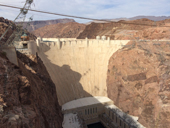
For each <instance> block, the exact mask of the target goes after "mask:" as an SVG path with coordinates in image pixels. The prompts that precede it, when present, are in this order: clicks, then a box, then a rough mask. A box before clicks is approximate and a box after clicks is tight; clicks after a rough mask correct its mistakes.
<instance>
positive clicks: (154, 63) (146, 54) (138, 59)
mask: <svg viewBox="0 0 170 128" xmlns="http://www.w3.org/2000/svg"><path fill="white" fill-rule="evenodd" d="M169 51H170V42H157V41H155V42H134V41H131V42H130V43H129V44H127V45H126V46H124V48H123V49H121V50H118V51H117V52H116V53H114V54H113V56H112V57H111V58H110V60H109V66H108V77H107V92H108V97H109V98H111V99H112V100H113V101H114V104H115V105H117V106H118V107H119V108H121V109H122V110H123V111H124V112H126V113H129V114H131V115H134V116H138V117H139V122H140V123H141V124H143V125H144V126H145V127H147V128H169V124H170V52H169Z"/></svg>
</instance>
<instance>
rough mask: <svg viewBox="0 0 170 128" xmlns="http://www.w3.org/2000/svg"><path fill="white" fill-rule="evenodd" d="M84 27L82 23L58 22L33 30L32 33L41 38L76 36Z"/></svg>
mask: <svg viewBox="0 0 170 128" xmlns="http://www.w3.org/2000/svg"><path fill="white" fill-rule="evenodd" d="M84 28H85V25H84V24H79V23H76V22H70V23H58V24H53V25H47V26H44V27H42V28H39V29H37V30H35V31H33V34H35V35H36V36H37V37H38V36H40V37H43V38H76V37H78V35H79V34H80V33H81V32H82V31H83V30H84Z"/></svg>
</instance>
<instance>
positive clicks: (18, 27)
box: [0, 0, 33, 46]
mask: <svg viewBox="0 0 170 128" xmlns="http://www.w3.org/2000/svg"><path fill="white" fill-rule="evenodd" d="M32 3H33V0H26V2H25V4H24V7H23V8H22V9H21V10H20V13H19V14H18V15H17V17H16V18H15V19H14V21H13V22H16V21H17V20H20V21H22V22H20V24H18V25H16V29H15V30H14V31H13V33H12V34H11V36H10V37H9V38H8V40H7V41H6V42H5V45H8V46H11V45H13V43H14V41H18V40H19V39H20V37H21V35H22V34H23V32H24V30H23V29H22V27H23V23H24V21H25V18H26V15H27V13H28V10H29V9H30V7H31V4H32ZM30 20H32V18H30ZM10 28H12V29H13V28H14V24H12V23H11V24H9V26H8V28H7V29H6V30H5V32H4V33H3V34H2V35H1V37H0V41H1V40H2V38H3V37H4V36H5V34H6V33H7V32H8V31H9V29H10Z"/></svg>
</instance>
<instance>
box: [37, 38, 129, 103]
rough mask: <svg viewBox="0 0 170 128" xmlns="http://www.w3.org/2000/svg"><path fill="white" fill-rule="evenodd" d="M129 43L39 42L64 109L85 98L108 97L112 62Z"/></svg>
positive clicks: (40, 51) (54, 40) (39, 53)
mask: <svg viewBox="0 0 170 128" xmlns="http://www.w3.org/2000/svg"><path fill="white" fill-rule="evenodd" d="M128 42H129V40H103V39H102V40H100V39H90V40H89V39H82V40H81V39H74V38H73V39H61V40H60V39H55V38H54V39H52V38H50V39H49V40H48V38H45V39H40V38H38V39H37V48H38V55H39V56H40V58H41V59H42V60H43V62H44V64H45V66H46V68H47V70H48V72H49V74H50V76H51V78H52V80H53V82H54V83H55V85H56V90H57V94H58V99H59V103H60V105H63V104H65V103H67V102H69V101H72V100H75V99H79V98H83V97H89V96H107V87H106V78H107V70H108V61H109V58H110V57H111V55H112V54H113V53H114V52H116V51H117V50H118V49H120V48H122V47H123V45H125V44H127V43H128Z"/></svg>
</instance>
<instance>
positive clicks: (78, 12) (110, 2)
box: [0, 0, 170, 22]
mask: <svg viewBox="0 0 170 128" xmlns="http://www.w3.org/2000/svg"><path fill="white" fill-rule="evenodd" d="M24 2H25V0H8V1H7V0H0V3H2V4H9V5H15V6H20V7H21V6H23V4H24ZM34 3H35V7H34V6H32V8H33V9H38V10H43V11H50V12H55V13H62V14H68V15H75V16H82V17H90V18H97V19H106V18H108V19H113V18H120V17H133V16H137V15H153V16H162V15H166V16H168V15H170V8H169V7H170V1H169V0H142V1H139V0H48V1H47V0H34ZM14 10H15V9H9V8H4V7H0V15H1V16H3V17H5V18H8V19H11V20H12V19H14V17H15V16H16V15H17V13H18V11H16V10H15V11H14ZM33 14H34V19H35V20H46V19H57V18H64V17H60V16H53V15H46V14H39V13H33V12H30V14H29V16H31V15H33ZM76 20H77V19H76ZM78 21H80V20H78ZM83 21H85V20H81V22H83Z"/></svg>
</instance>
